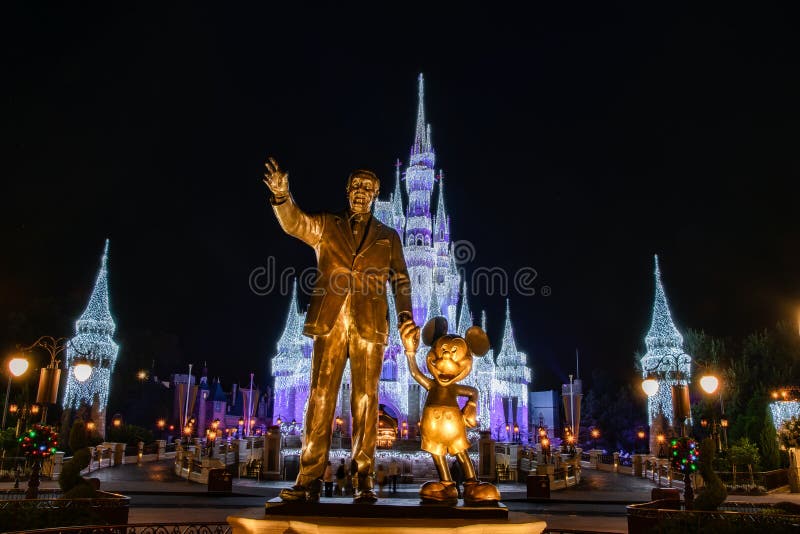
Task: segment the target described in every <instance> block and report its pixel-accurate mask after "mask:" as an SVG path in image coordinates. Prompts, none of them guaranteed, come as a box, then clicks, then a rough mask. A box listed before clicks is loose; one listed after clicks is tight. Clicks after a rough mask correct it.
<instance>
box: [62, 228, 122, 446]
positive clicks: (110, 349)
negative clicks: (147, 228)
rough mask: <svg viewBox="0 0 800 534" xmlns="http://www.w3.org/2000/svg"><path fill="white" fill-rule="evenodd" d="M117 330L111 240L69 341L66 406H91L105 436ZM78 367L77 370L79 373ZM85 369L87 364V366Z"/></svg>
mask: <svg viewBox="0 0 800 534" xmlns="http://www.w3.org/2000/svg"><path fill="white" fill-rule="evenodd" d="M115 330H116V324H115V323H114V318H113V317H112V316H111V309H110V306H109V299H108V239H106V243H105V247H104V248H103V254H102V256H101V257H100V270H99V271H98V273H97V278H96V279H95V282H94V288H93V289H92V294H91V295H90V297H89V303H88V304H87V305H86V309H85V310H84V311H83V314H81V316H80V318H79V319H78V320H77V321H76V323H75V336H74V337H73V338H72V339H70V341H69V343H68V344H67V361H66V369H67V384H66V387H65V390H64V401H63V407H64V408H65V409H77V408H80V406H81V404H85V405H86V406H88V407H90V408H91V419H92V421H93V422H94V423H95V425H96V428H97V432H98V434H100V436H101V437H105V428H106V406H107V405H108V396H109V390H110V386H111V373H112V372H113V371H114V365H115V363H116V361H117V353H118V352H119V346H118V345H117V344H116V343H115V342H114V339H113V338H112V336H113V335H114V331H115ZM85 364H88V365H89V366H91V373H90V374H89V376H88V378H87V377H86V376H85V375H84V376H81V369H80V368H81V366H83V365H85ZM76 367H78V372H77V374H76ZM84 368H85V367H84Z"/></svg>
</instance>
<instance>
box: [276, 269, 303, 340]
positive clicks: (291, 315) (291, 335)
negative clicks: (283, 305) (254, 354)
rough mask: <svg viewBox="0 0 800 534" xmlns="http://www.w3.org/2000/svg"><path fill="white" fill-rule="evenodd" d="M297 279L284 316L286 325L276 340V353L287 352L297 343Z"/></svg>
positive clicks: (293, 284)
mask: <svg viewBox="0 0 800 534" xmlns="http://www.w3.org/2000/svg"><path fill="white" fill-rule="evenodd" d="M298 320H299V318H298V314H297V278H295V279H294V282H293V283H292V298H291V299H289V311H288V313H287V314H286V325H285V326H284V328H283V333H282V334H281V337H280V339H278V352H281V351H282V350H288V349H289V348H290V347H291V346H292V345H293V344H294V343H295V342H296V341H297V322H298Z"/></svg>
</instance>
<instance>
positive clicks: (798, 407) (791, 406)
mask: <svg viewBox="0 0 800 534" xmlns="http://www.w3.org/2000/svg"><path fill="white" fill-rule="evenodd" d="M769 411H770V413H771V414H772V424H773V425H775V430H778V429H779V428H780V427H781V426H782V425H783V424H784V423H785V422H786V421H788V420H789V419H791V418H793V417H794V418H798V417H800V401H783V400H782V401H776V402H771V403H770V404H769Z"/></svg>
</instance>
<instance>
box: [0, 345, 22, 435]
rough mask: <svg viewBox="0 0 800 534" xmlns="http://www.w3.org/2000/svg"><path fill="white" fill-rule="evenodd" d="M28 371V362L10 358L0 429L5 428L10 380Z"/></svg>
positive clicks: (18, 358) (19, 358)
mask: <svg viewBox="0 0 800 534" xmlns="http://www.w3.org/2000/svg"><path fill="white" fill-rule="evenodd" d="M27 370H28V360H27V359H25V358H21V357H16V358H11V360H9V362H8V387H6V402H5V404H4V405H3V422H2V424H0V429H5V428H6V412H8V409H9V406H8V396H9V395H10V394H11V379H12V378H13V377H15V376H16V377H20V376H22V374H24V373H25V371H27Z"/></svg>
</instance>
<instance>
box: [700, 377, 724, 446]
mask: <svg viewBox="0 0 800 534" xmlns="http://www.w3.org/2000/svg"><path fill="white" fill-rule="evenodd" d="M700 387H701V388H702V389H703V391H705V392H706V393H707V394H709V395H713V394H714V393H715V392H716V391H717V390H719V410H720V418H719V426H720V427H722V436H723V439H722V440H721V439H720V435H719V432H718V431H717V428H718V427H717V419H716V416H714V417H713V418H712V422H711V424H712V426H711V436H712V437H713V439H714V441H715V442H716V444H717V451H719V452H722V451H725V450H728V420H727V419H725V404H724V403H723V401H722V388H721V387H720V381H719V379H718V378H717V377H716V376H714V375H705V376H703V377H702V378H700ZM701 424H702V421H701ZM723 443H724V448H723Z"/></svg>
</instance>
